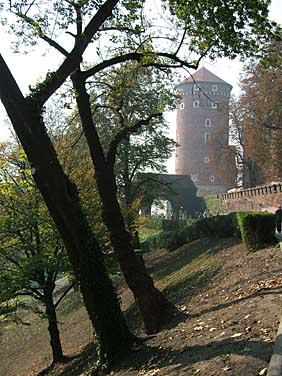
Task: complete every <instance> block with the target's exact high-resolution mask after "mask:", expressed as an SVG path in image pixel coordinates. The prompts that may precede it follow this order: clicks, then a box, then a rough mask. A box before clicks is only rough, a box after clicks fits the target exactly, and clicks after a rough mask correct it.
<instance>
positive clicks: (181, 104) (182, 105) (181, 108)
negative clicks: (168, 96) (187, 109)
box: [179, 102, 184, 110]
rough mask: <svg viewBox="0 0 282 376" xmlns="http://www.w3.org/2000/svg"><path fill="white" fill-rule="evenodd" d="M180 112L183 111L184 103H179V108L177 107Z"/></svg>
mask: <svg viewBox="0 0 282 376" xmlns="http://www.w3.org/2000/svg"><path fill="white" fill-rule="evenodd" d="M179 108H180V110H184V103H183V102H182V103H180V106H179Z"/></svg>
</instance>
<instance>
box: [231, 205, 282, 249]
mask: <svg viewBox="0 0 282 376" xmlns="http://www.w3.org/2000/svg"><path fill="white" fill-rule="evenodd" d="M237 221H238V224H239V227H240V232H241V236H242V242H243V244H244V245H245V246H246V247H247V248H248V249H250V250H257V249H260V248H263V247H266V246H267V245H271V244H275V243H276V242H277V240H276V239H275V236H274V234H275V215H274V214H271V213H267V212H238V213H237Z"/></svg>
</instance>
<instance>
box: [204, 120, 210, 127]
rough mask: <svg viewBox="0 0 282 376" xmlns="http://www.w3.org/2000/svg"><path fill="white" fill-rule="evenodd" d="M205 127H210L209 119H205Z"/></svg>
mask: <svg viewBox="0 0 282 376" xmlns="http://www.w3.org/2000/svg"><path fill="white" fill-rule="evenodd" d="M205 124H206V127H210V126H211V119H206V122H205Z"/></svg>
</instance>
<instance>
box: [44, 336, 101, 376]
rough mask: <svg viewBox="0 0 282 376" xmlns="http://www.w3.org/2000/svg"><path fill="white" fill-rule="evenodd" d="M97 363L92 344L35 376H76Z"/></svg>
mask: <svg viewBox="0 0 282 376" xmlns="http://www.w3.org/2000/svg"><path fill="white" fill-rule="evenodd" d="M96 361H97V356H96V351H95V346H94V344H93V343H90V344H89V345H87V346H86V347H85V348H84V350H83V351H82V352H81V353H79V354H77V355H74V356H70V357H66V360H65V362H64V363H62V364H55V365H50V366H49V367H47V368H45V369H44V370H43V371H41V372H40V373H38V374H37V376H52V375H56V376H77V375H81V374H83V372H85V370H86V369H87V368H89V367H90V366H91V365H92V364H94V363H95V362H96Z"/></svg>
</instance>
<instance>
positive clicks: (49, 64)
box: [0, 0, 282, 173]
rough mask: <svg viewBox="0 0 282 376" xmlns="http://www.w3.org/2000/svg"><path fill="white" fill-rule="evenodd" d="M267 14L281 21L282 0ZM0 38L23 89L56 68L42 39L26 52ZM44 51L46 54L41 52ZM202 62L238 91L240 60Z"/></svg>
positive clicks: (0, 123)
mask: <svg viewBox="0 0 282 376" xmlns="http://www.w3.org/2000/svg"><path fill="white" fill-rule="evenodd" d="M270 18H271V19H272V20H275V21H276V22H278V23H280V24H282V0H272V3H271V6H270ZM0 40H1V46H0V52H1V54H2V55H3V57H4V59H5V60H6V62H7V63H8V66H9V67H10V69H11V71H12V73H13V75H14V77H15V78H16V80H17V82H18V85H19V86H20V88H21V90H22V91H23V92H24V93H25V92H27V91H28V86H29V85H34V84H35V83H36V81H37V80H38V79H39V78H40V77H41V76H42V77H44V76H45V74H46V72H47V71H48V70H52V69H56V68H57V66H58V57H59V58H60V56H59V55H58V53H57V52H55V51H54V50H53V49H50V48H47V47H46V44H44V43H42V44H41V47H36V51H34V52H31V53H28V54H24V53H21V52H19V53H12V51H11V46H10V38H9V36H8V35H7V34H4V31H3V27H2V26H0ZM39 51H40V52H39ZM44 53H45V55H46V56H44ZM204 66H205V67H206V68H207V69H209V70H210V71H211V72H213V73H214V74H216V75H217V76H219V77H220V78H222V79H223V80H225V81H226V82H228V83H230V84H231V85H232V86H233V91H232V93H234V94H235V95H237V94H238V93H239V88H238V81H239V75H240V70H241V68H242V63H241V62H240V61H239V60H238V59H236V60H233V61H231V60H229V59H226V58H224V59H219V60H218V61H215V62H212V63H210V62H209V61H204ZM183 78H184V75H183ZM5 117H6V113H5V110H4V108H3V106H2V104H1V102H0V141H1V140H4V139H6V138H7V137H8V135H9V132H8V129H7V127H6V126H5V125H4V119H5ZM167 119H168V121H169V123H170V124H171V127H170V128H171V129H170V136H171V137H173V138H174V137H175V113H170V114H168V116H167ZM168 169H169V172H170V173H174V162H173V159H171V160H170V161H168Z"/></svg>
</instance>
